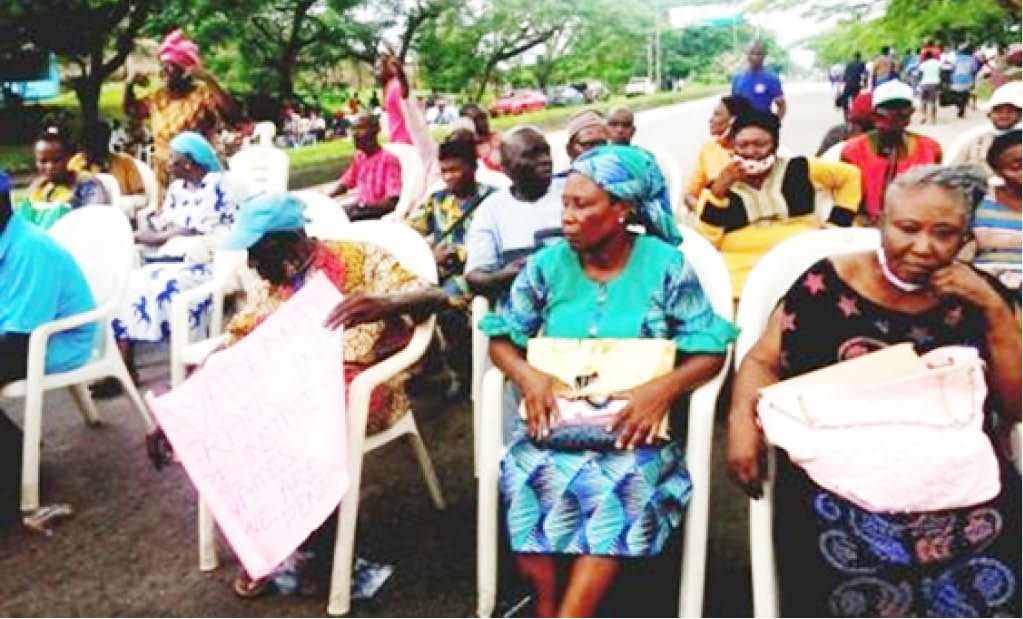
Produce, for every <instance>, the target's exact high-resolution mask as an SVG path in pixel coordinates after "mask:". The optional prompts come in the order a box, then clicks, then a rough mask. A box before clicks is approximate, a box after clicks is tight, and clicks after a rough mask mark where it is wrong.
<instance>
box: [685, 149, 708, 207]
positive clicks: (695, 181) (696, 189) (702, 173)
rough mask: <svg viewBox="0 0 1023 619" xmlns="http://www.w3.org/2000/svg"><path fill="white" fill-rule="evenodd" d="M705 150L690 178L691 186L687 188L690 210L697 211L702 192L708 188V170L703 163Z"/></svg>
mask: <svg viewBox="0 0 1023 619" xmlns="http://www.w3.org/2000/svg"><path fill="white" fill-rule="evenodd" d="M703 150H704V149H703V148H701V149H700V153H699V155H697V157H696V166H695V167H694V168H693V173H692V174H691V175H690V176H689V185H688V186H687V187H686V196H685V201H686V206H687V207H689V210H696V204H697V201H698V200H699V196H700V192H701V191H703V188H704V187H706V186H707V180H708V179H707V168H706V165H705V164H704V161H703Z"/></svg>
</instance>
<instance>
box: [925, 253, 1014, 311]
mask: <svg viewBox="0 0 1023 619" xmlns="http://www.w3.org/2000/svg"><path fill="white" fill-rule="evenodd" d="M931 288H932V289H933V290H934V291H935V292H937V293H938V294H940V295H951V296H955V297H959V298H960V299H962V300H963V301H967V302H969V303H971V304H972V305H976V306H977V307H980V308H981V309H984V310H987V309H990V308H992V307H999V306H1000V305H1003V304H1004V302H1003V301H1002V298H1001V297H1000V296H999V295H998V293H997V292H996V291H995V289H994V288H992V287H991V284H989V283H988V282H987V280H985V279H984V278H983V277H982V276H981V275H980V274H979V273H977V271H975V270H974V269H972V268H970V267H968V266H966V265H965V264H963V263H961V262H953V263H952V264H950V265H948V266H947V267H944V268H942V269H938V270H937V271H935V272H934V275H932V276H931Z"/></svg>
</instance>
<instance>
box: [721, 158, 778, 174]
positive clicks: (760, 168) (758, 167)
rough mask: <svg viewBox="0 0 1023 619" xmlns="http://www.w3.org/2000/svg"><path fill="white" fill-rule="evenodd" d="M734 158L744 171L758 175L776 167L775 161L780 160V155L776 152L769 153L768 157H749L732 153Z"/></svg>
mask: <svg viewBox="0 0 1023 619" xmlns="http://www.w3.org/2000/svg"><path fill="white" fill-rule="evenodd" d="M732 160H733V161H735V162H736V163H738V164H739V166H740V167H741V168H742V171H743V172H745V173H746V174H747V175H749V176H756V175H758V174H763V173H764V172H767V171H768V170H770V169H771V168H772V167H774V164H775V162H776V161H778V157H777V156H776V155H775V154H774V153H771V154H770V155H768V156H767V158H766V159H747V158H745V157H741V156H739V155H732Z"/></svg>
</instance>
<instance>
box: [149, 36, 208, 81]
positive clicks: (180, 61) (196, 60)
mask: <svg viewBox="0 0 1023 619" xmlns="http://www.w3.org/2000/svg"><path fill="white" fill-rule="evenodd" d="M156 57H157V58H159V59H160V62H170V63H172V64H176V65H178V66H179V67H181V68H182V69H184V70H186V71H188V70H189V69H193V68H195V67H198V66H199V65H201V64H202V56H201V55H200V54H199V46H198V45H196V44H195V43H193V42H192V41H190V40H189V39H186V38H185V35H184V34H183V33H182V32H181V29H180V28H178V29H177V30H175V31H174V32H171V33H170V34H168V35H167V36H165V37H164V38H163V41H162V42H161V43H160V47H159V49H158V50H157V52H156Z"/></svg>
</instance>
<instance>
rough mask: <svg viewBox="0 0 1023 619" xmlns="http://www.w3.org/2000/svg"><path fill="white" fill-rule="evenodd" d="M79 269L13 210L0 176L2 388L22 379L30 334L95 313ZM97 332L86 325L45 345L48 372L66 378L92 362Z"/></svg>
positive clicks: (57, 335)
mask: <svg viewBox="0 0 1023 619" xmlns="http://www.w3.org/2000/svg"><path fill="white" fill-rule="evenodd" d="M95 307H96V302H95V301H94V300H93V297H92V291H91V290H90V289H89V283H88V282H87V281H86V279H85V276H84V275H83V274H82V270H81V269H80V268H79V267H78V263H76V262H75V259H74V258H73V257H72V256H71V254H70V253H68V251H67V250H66V249H64V248H63V247H61V246H60V245H58V244H57V242H56V241H54V240H53V239H52V238H51V237H50V235H49V234H47V233H46V231H45V230H43V229H42V228H39V227H37V226H35V225H33V224H31V223H29V222H28V221H26V220H25V219H24V218H23V217H21V216H20V215H16V214H14V213H13V212H12V209H11V197H10V179H9V177H8V176H7V175H6V174H4V173H2V172H0V386H2V385H4V384H6V383H9V382H12V381H15V380H18V379H20V378H23V377H24V376H25V366H26V362H27V360H28V340H29V336H30V335H31V334H32V331H33V330H34V329H35V328H36V327H38V326H40V325H42V324H45V323H47V322H51V321H54V320H59V319H61V318H66V317H68V316H73V315H75V314H80V313H82V312H87V311H89V310H92V309H95ZM97 332H98V328H97V325H96V324H88V325H83V326H80V327H76V328H74V329H69V330H67V331H62V332H60V333H55V334H54V335H52V336H51V337H50V339H49V343H48V346H47V349H46V372H47V373H53V372H67V371H69V370H73V369H75V368H77V367H80V366H81V365H83V364H84V363H85V362H86V361H88V360H89V357H91V356H92V350H93V346H94V344H95V342H96V337H97Z"/></svg>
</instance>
